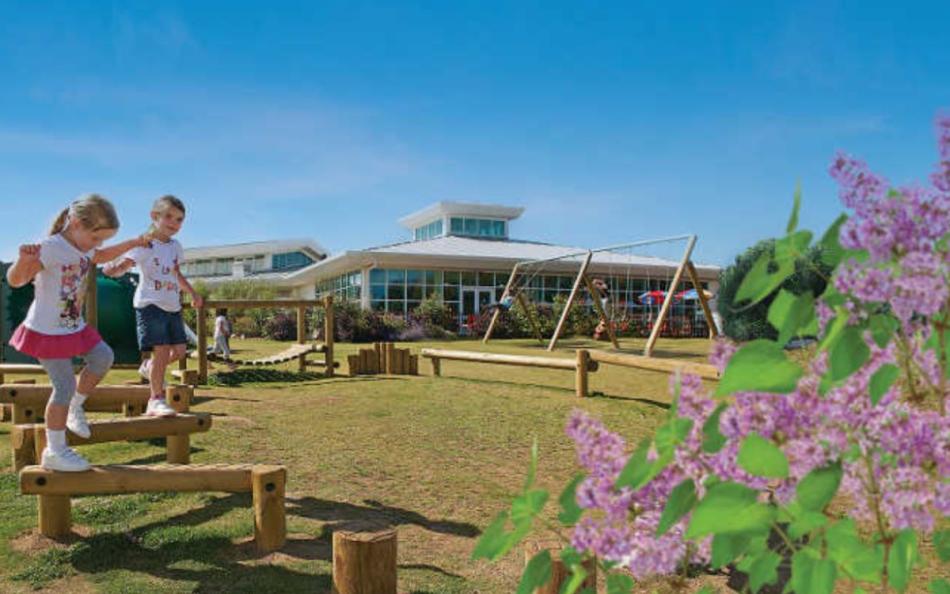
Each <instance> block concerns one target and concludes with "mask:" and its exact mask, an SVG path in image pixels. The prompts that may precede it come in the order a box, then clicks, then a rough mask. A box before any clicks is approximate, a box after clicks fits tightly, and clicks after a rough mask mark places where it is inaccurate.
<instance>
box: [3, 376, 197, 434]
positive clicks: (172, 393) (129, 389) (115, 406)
mask: <svg viewBox="0 0 950 594" xmlns="http://www.w3.org/2000/svg"><path fill="white" fill-rule="evenodd" d="M52 392H53V387H52V386H49V385H20V384H4V385H0V403H2V404H12V405H13V423H14V424H17V425H22V424H24V423H33V422H35V421H36V419H37V417H39V416H41V415H42V413H43V410H44V409H45V408H46V402H47V401H48V400H49V397H50V394H52ZM150 392H151V391H150V390H149V387H148V386H99V387H98V388H96V389H95V390H93V392H92V394H90V395H89V399H88V400H86V403H85V407H84V408H85V409H86V412H123V413H125V415H126V416H134V415H139V414H142V413H144V412H145V407H146V405H147V404H148V399H149V397H150V396H151V393H150ZM193 394H194V390H193V389H192V388H191V387H190V386H183V385H175V386H168V387H167V388H165V398H166V399H167V400H168V404H169V406H171V407H172V408H174V409H175V410H177V411H179V412H184V411H186V410H188V404H189V403H190V402H191V397H192V396H193Z"/></svg>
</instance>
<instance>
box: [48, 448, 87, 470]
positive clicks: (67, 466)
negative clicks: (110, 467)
mask: <svg viewBox="0 0 950 594" xmlns="http://www.w3.org/2000/svg"><path fill="white" fill-rule="evenodd" d="M41 465H42V466H43V468H45V469H46V470H58V471H59V472H83V471H85V470H89V466H90V464H89V461H88V460H86V459H85V458H83V457H82V456H80V455H79V453H78V452H76V450H74V449H72V448H66V449H65V450H60V451H58V452H54V451H53V450H51V449H49V448H46V449H44V450H43V456H42V462H41Z"/></svg>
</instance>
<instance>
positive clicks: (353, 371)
mask: <svg viewBox="0 0 950 594" xmlns="http://www.w3.org/2000/svg"><path fill="white" fill-rule="evenodd" d="M346 362H347V364H348V365H349V373H350V375H359V373H360V357H359V355H347V356H346Z"/></svg>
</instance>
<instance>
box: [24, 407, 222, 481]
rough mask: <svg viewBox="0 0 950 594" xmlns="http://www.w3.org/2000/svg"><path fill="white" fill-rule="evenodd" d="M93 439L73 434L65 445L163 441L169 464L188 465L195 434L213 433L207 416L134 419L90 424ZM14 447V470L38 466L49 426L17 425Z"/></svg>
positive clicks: (70, 434) (70, 433) (69, 433)
mask: <svg viewBox="0 0 950 594" xmlns="http://www.w3.org/2000/svg"><path fill="white" fill-rule="evenodd" d="M89 429H90V430H91V431H92V435H90V436H89V437H88V438H85V439H84V438H82V437H79V436H78V435H76V434H75V433H73V432H72V431H67V432H66V443H68V444H69V445H71V446H79V445H87V444H90V443H104V442H110V441H135V440H142V439H154V438H156V437H164V438H166V440H165V447H166V450H167V460H168V463H169V464H188V462H189V460H190V459H191V439H190V435H191V434H192V433H199V432H204V431H208V430H209V429H211V415H210V414H208V413H195V414H182V415H178V416H176V417H164V418H163V417H134V418H130V419H125V418H118V419H110V420H107V421H91V422H90V423H89ZM10 441H11V443H12V445H13V465H14V470H16V471H19V470H20V469H22V468H23V467H24V466H29V465H31V464H39V461H40V460H41V457H42V454H43V448H45V447H46V425H40V424H32V425H14V427H13V431H12V432H11V433H10Z"/></svg>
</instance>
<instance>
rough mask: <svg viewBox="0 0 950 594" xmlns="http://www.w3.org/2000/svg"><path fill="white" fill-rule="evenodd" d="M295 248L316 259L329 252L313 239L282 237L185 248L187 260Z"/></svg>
mask: <svg viewBox="0 0 950 594" xmlns="http://www.w3.org/2000/svg"><path fill="white" fill-rule="evenodd" d="M295 250H301V251H304V252H310V253H311V255H313V256H315V257H316V259H320V258H323V257H324V256H326V254H327V251H326V250H325V249H324V248H323V246H322V245H320V244H319V243H317V242H316V241H314V240H312V239H280V240H274V241H254V242H249V243H232V244H228V245H213V246H206V247H193V248H187V249H185V260H200V259H205V258H235V257H241V256H254V255H257V254H273V253H278V252H291V251H295Z"/></svg>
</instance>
